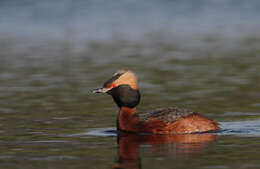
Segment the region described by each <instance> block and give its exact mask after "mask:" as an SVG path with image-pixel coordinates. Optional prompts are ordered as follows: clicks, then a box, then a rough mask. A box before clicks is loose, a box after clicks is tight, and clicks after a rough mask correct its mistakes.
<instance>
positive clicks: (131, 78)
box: [115, 70, 138, 89]
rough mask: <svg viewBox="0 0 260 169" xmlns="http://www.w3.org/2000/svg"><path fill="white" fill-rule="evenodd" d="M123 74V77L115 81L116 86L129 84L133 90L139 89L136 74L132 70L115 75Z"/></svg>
mask: <svg viewBox="0 0 260 169" xmlns="http://www.w3.org/2000/svg"><path fill="white" fill-rule="evenodd" d="M117 74H121V76H120V77H119V78H118V79H117V80H115V84H116V85H121V84H127V85H129V86H130V87H132V88H133V89H138V85H137V79H136V76H135V74H134V73H133V72H132V71H130V70H120V71H117V72H116V73H115V75H117Z"/></svg>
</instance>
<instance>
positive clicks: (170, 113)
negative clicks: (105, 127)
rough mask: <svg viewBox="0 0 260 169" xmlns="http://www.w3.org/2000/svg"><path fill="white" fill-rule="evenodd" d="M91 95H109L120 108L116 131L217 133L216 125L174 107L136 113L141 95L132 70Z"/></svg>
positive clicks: (118, 74)
mask: <svg viewBox="0 0 260 169" xmlns="http://www.w3.org/2000/svg"><path fill="white" fill-rule="evenodd" d="M93 93H107V94H109V95H111V96H112V97H113V99H114V101H115V103H116V104H117V106H118V107H119V108H120V111H119V114H118V116H117V129H118V130H120V131H126V132H134V133H155V134H186V133H202V132H210V131H217V130H218V129H219V125H218V123H217V122H215V121H213V120H210V119H208V118H206V117H204V116H202V115H200V114H198V113H195V112H192V111H189V110H186V109H182V108H177V107H169V108H160V109H156V110H153V111H151V112H148V113H144V114H137V113H136V106H137V105H138V104H139V102H140V99H141V95H140V92H139V90H138V84H137V78H136V76H135V74H134V73H133V72H132V71H129V70H127V71H125V70H121V71H118V72H116V73H115V74H114V75H113V76H112V78H110V79H109V80H108V81H106V82H105V83H104V85H103V87H102V88H99V89H96V90H94V91H93Z"/></svg>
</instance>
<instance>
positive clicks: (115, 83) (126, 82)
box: [93, 71, 141, 108]
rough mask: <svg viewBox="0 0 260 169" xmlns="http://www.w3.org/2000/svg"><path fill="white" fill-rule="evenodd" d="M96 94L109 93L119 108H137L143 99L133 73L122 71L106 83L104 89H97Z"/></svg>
mask: <svg viewBox="0 0 260 169" xmlns="http://www.w3.org/2000/svg"><path fill="white" fill-rule="evenodd" d="M93 92H94V93H107V94H109V95H111V96H112V97H113V99H114V101H115V103H116V104H117V105H118V107H123V106H124V107H129V108H134V107H136V106H137V105H138V104H139V102H140V99H141V95H140V92H139V90H138V86H137V79H136V77H135V75H134V73H132V72H131V71H120V72H117V73H115V74H114V76H113V77H112V78H111V79H109V80H108V81H106V82H105V83H104V86H103V88H100V89H96V90H94V91H93Z"/></svg>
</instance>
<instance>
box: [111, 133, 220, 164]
mask: <svg viewBox="0 0 260 169" xmlns="http://www.w3.org/2000/svg"><path fill="white" fill-rule="evenodd" d="M216 140H217V135H214V134H179V135H140V134H133V133H123V134H120V135H119V136H118V160H117V162H116V164H115V165H114V166H113V168H114V169H141V168H142V166H141V158H140V157H139V156H138V152H139V149H140V146H141V145H149V146H151V151H152V153H160V154H164V155H167V154H168V155H169V154H176V155H178V154H179V153H180V154H182V153H196V152H200V151H201V150H202V149H203V148H205V147H206V146H207V145H208V144H209V143H211V142H214V141H216Z"/></svg>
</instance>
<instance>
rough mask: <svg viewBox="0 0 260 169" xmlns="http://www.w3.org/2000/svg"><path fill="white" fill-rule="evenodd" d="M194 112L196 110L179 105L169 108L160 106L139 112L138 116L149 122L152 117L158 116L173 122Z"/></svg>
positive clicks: (165, 120)
mask: <svg viewBox="0 0 260 169" xmlns="http://www.w3.org/2000/svg"><path fill="white" fill-rule="evenodd" d="M192 113H194V112H192V111H190V110H187V109H183V108H178V107H168V108H159V109H155V110H153V111H150V112H147V113H142V114H138V116H139V119H140V120H141V121H144V122H147V121H149V120H150V119H152V118H157V119H159V120H162V121H164V122H172V121H176V120H177V119H179V118H181V117H185V116H188V115H190V114H192Z"/></svg>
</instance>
